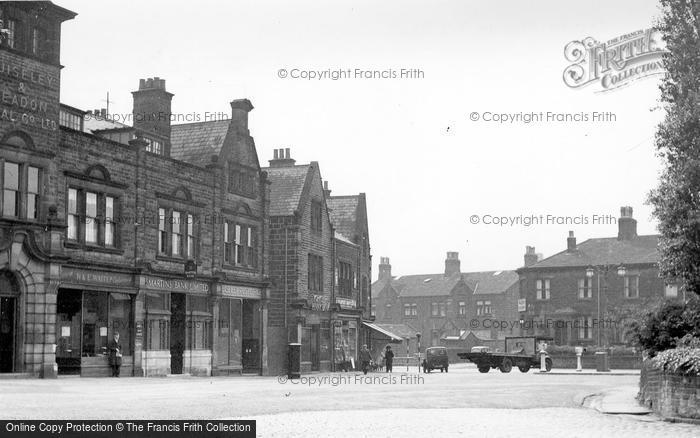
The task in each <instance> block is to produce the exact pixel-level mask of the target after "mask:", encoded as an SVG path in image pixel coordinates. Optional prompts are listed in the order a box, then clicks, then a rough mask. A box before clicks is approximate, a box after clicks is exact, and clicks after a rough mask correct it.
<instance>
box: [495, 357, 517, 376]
mask: <svg viewBox="0 0 700 438" xmlns="http://www.w3.org/2000/svg"><path fill="white" fill-rule="evenodd" d="M498 369H500V370H501V372H502V373H509V372H510V370H512V369H513V362H512V361H511V360H510V359H509V358H507V357H506V358H505V359H503V363H502V364H501V366H500V367H498Z"/></svg>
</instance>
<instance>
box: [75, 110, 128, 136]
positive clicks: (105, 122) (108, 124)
mask: <svg viewBox="0 0 700 438" xmlns="http://www.w3.org/2000/svg"><path fill="white" fill-rule="evenodd" d="M126 128H129V129H131V126H129V125H125V124H123V123H120V122H117V121H114V120H109V119H108V118H105V117H102V116H98V115H95V114H85V116H84V117H83V131H84V132H87V133H89V134H95V133H96V132H97V131H104V130H109V129H126Z"/></svg>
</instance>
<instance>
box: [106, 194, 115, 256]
mask: <svg viewBox="0 0 700 438" xmlns="http://www.w3.org/2000/svg"><path fill="white" fill-rule="evenodd" d="M114 237H115V236H114V198H113V197H111V196H105V246H114V242H115V240H114Z"/></svg>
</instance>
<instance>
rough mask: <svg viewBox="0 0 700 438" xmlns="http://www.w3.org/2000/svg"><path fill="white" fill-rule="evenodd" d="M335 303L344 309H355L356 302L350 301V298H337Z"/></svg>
mask: <svg viewBox="0 0 700 438" xmlns="http://www.w3.org/2000/svg"><path fill="white" fill-rule="evenodd" d="M335 302H336V303H338V304H340V307H342V308H344V309H354V308H355V307H356V306H355V300H353V299H350V298H337V297H336V299H335Z"/></svg>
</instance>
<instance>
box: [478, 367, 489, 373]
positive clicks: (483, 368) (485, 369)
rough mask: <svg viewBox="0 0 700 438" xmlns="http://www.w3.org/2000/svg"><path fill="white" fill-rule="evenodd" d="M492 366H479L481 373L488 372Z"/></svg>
mask: <svg viewBox="0 0 700 438" xmlns="http://www.w3.org/2000/svg"><path fill="white" fill-rule="evenodd" d="M490 369H491V367H479V372H480V373H488V372H489V370H490Z"/></svg>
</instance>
